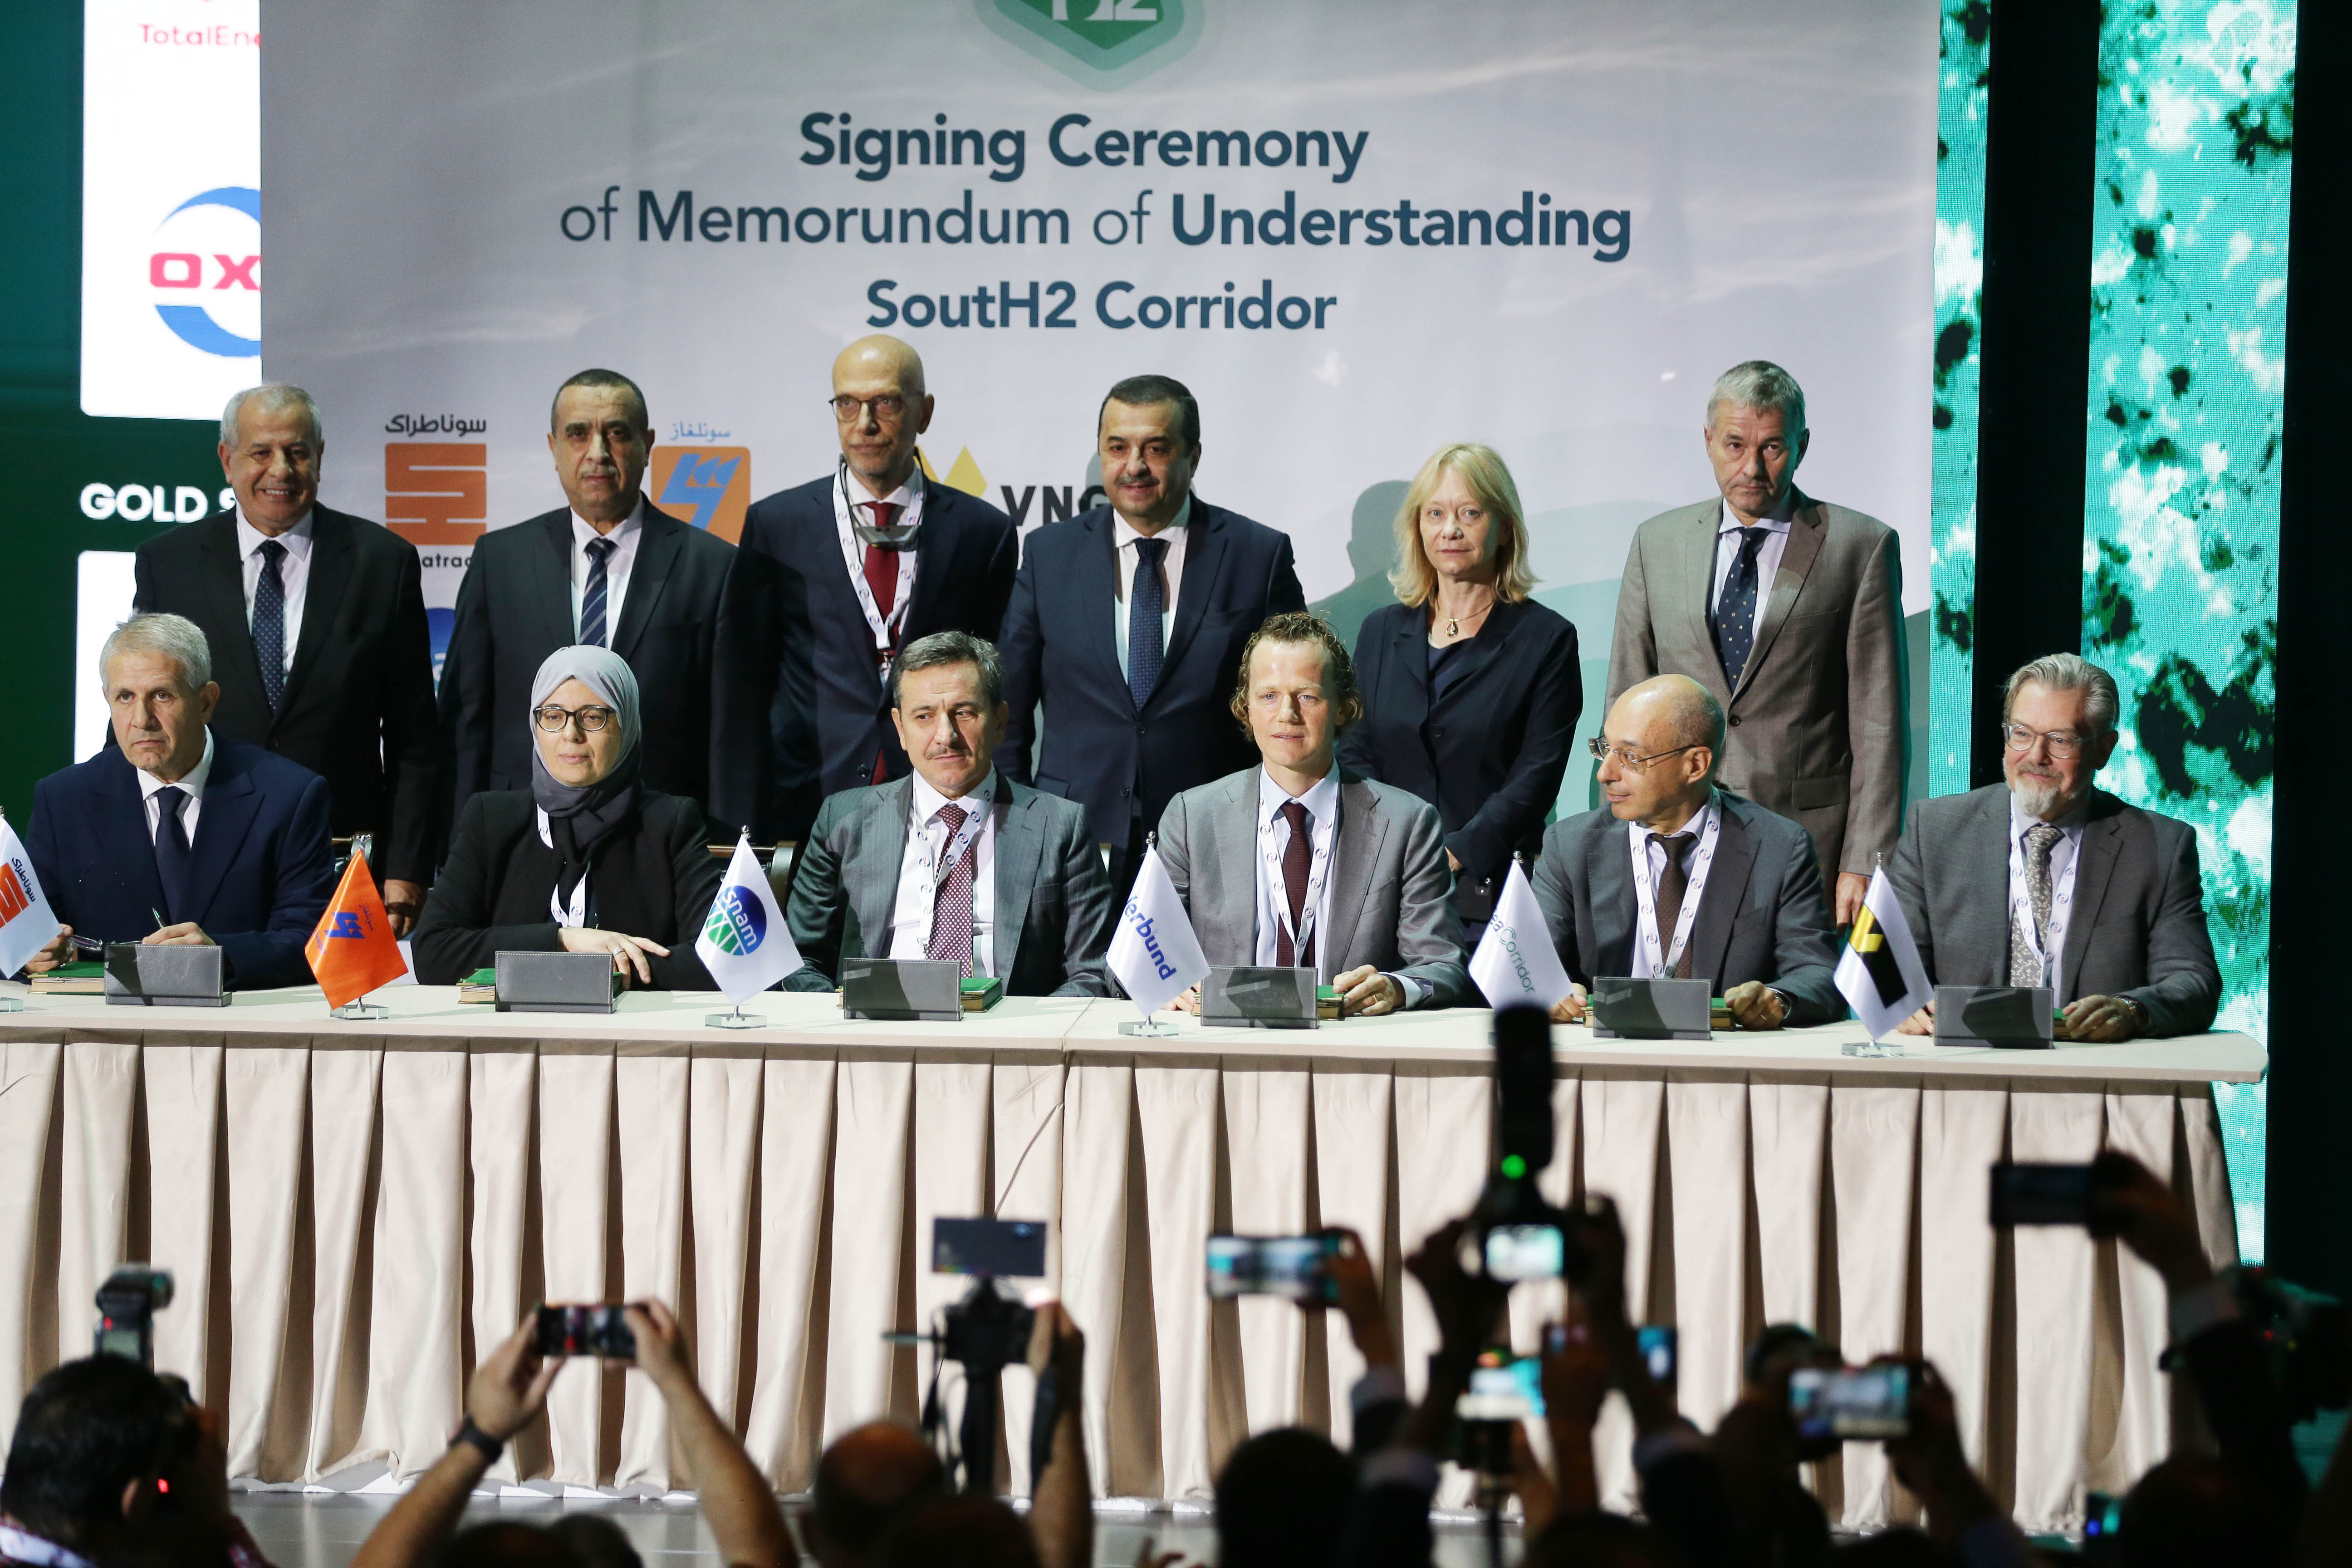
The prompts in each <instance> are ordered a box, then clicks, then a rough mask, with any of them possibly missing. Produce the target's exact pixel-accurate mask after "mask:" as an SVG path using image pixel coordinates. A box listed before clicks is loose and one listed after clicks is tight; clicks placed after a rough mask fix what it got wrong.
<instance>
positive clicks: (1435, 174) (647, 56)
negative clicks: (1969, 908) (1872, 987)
mask: <svg viewBox="0 0 2352 1568" xmlns="http://www.w3.org/2000/svg"><path fill="white" fill-rule="evenodd" d="M270 17H271V27H272V41H271V47H270V52H269V55H268V60H267V62H266V64H265V69H266V70H267V71H268V104H269V112H268V121H267V123H266V124H265V126H264V130H263V135H264V142H265V150H266V155H267V161H268V169H269V178H270V182H271V183H270V214H271V235H272V245H273V247H274V251H273V253H274V254H275V255H277V256H278V263H277V267H276V271H275V279H276V284H275V288H274V289H273V292H272V293H271V295H270V301H269V306H268V332H269V345H270V366H271V370H272V373H273V374H279V375H283V376H284V377H286V378H288V379H291V380H294V381H298V382H299V383H301V384H304V385H307V386H309V387H310V389H311V390H312V391H313V392H314V393H316V394H317V395H319V396H320V400H321V402H322V403H323V405H324V407H325V412H326V418H327V425H328V429H329V431H330V433H331V436H330V442H329V452H328V461H327V465H326V489H325V497H326V500H328V501H329V502H330V503H331V504H332V505H336V506H341V507H347V508H349V509H351V510H355V511H358V512H361V513H362V514H364V515H369V516H374V517H382V518H386V519H387V520H388V521H393V522H394V523H395V525H397V526H400V527H402V528H403V529H404V531H406V532H408V533H409V535H410V536H411V537H412V538H414V539H415V540H416V541H417V542H418V543H419V544H420V545H421V546H422V547H423V548H424V549H425V555H426V566H427V571H426V581H427V588H426V592H427V595H428V602H430V603H433V604H436V605H445V606H446V605H449V604H451V603H453V602H454V599H455V594H456V585H457V579H458V576H459V574H460V573H461V572H462V570H463V564H464V561H465V558H466V554H467V545H468V544H469V543H470V542H471V541H472V540H473V539H474V538H476V537H478V534H479V532H480V531H481V529H482V528H483V527H484V526H486V525H487V526H493V527H495V526H499V525H503V524H506V523H510V522H514V521H520V520H521V519H523V518H526V517H529V516H530V515H533V514H535V513H537V512H540V511H542V510H548V509H550V508H552V507H555V506H559V505H561V504H562V492H561V490H560V489H559V488H558V486H557V484H556V481H555V476H554V473H553V468H552V464H551V460H550V458H549V457H548V453H547V449H546V446H545V437H544V433H545V430H546V427H547V410H548V405H549V402H550V398H551V394H552V392H553V390H554V388H555V386H556V385H557V384H558V383H559V382H561V381H562V379H563V378H564V377H565V376H566V375H568V374H571V373H572V372H574V371H577V370H580V369H583V368H584V367H587V366H590V365H604V366H609V367H612V368H614V369H618V370H621V371H624V372H625V373H627V374H630V375H632V376H634V377H635V378H636V379H637V380H638V381H639V382H640V383H641V384H643V385H644V387H645V389H646V395H647V398H648V401H649V403H650V407H651V413H652V416H653V419H654V423H655V426H656V433H657V437H658V438H659V441H660V442H661V445H660V446H658V447H656V453H655V467H654V470H653V478H652V480H651V483H650V486H649V489H651V491H652V493H653V495H654V498H655V499H656V501H657V502H659V503H660V504H663V505H665V506H667V507H669V508H671V509H672V510H677V511H680V512H681V513H683V514H685V515H688V516H691V517H693V518H694V519H695V520H696V521H698V522H700V523H702V524H703V525H704V526H708V527H711V528H714V529H716V530H717V531H719V532H721V533H722V534H731V532H732V531H734V530H735V529H738V528H740V519H741V515H742V508H743V507H744V506H745V505H746V504H747V503H748V502H749V501H750V500H753V499H755V498H757V497H759V496H761V495H765V494H768V493H770V492H772V491H774V490H777V489H782V488H784V487H786V486H789V485H793V484H798V483H801V482H803V481H805V480H807V479H814V478H817V477H820V476H822V475H824V474H826V473H828V472H830V471H831V469H832V468H833V465H834V462H835V435H834V423H833V418H832V416H831V414H830V413H829V412H828V411H827V410H826V408H825V407H824V400H825V398H826V396H827V395H828V393H829V390H830V387H829V384H828V381H827V368H828V365H829V363H830V362H831V360H832V359H833V356H834V355H835V353H836V352H837V351H838V350H839V349H840V347H841V346H842V345H843V344H844V343H845V342H848V341H850V340H851V339H853V338H855V337H857V336H858V335H860V334H862V333H865V332H867V331H890V332H893V333H896V334H898V335H899V336H902V337H904V338H906V339H907V340H908V341H909V342H912V343H914V344H915V345H916V346H917V347H918V348H919V350H920V351H921V352H922V353H923V355H924V357H925V360H926V363H927V365H928V367H929V382H930V390H931V391H932V392H933V393H934V394H936V395H937V396H938V399H939V413H938V417H937V419H936V421H935V423H934V424H933V426H932V427H931V430H930V433H929V437H927V439H926V442H925V447H924V450H925V454H926V457H927V458H928V460H929V462H930V463H931V464H932V466H933V468H934V470H935V471H936V472H937V473H938V474H939V475H940V477H941V478H943V479H947V480H948V482H950V483H954V484H958V485H961V486H962V487H964V488H966V489H971V490H974V491H977V492H980V493H983V494H985V495H986V496H987V497H988V498H989V499H990V500H992V501H994V502H996V503H997V504H999V505H1001V506H1003V507H1004V508H1005V509H1006V510H1009V511H1011V512H1013V514H1014V515H1015V516H1017V517H1018V518H1020V519H1021V521H1023V523H1024V526H1035V525H1036V524H1038V523H1040V522H1043V521H1052V520H1054V519H1056V518H1060V517H1064V516H1067V515H1069V514H1070V513H1072V512H1074V511H1076V510H1081V509H1083V507H1084V506H1085V505H1087V504H1088V502H1089V500H1091V499H1095V498H1090V497H1089V495H1088V493H1087V491H1088V487H1089V485H1090V484H1091V483H1092V481H1093V479H1094V478H1095V477H1096V473H1097V470H1096V468H1094V466H1093V463H1092V458H1093V446H1094V441H1093V436H1094V426H1095V417H1096V410H1097V405H1098V404H1099V402H1100V401H1101V398H1102V395H1103V394H1104V392H1105V390H1106V389H1107V388H1108V386H1109V385H1110V384H1111V383H1113V382H1114V381H1116V380H1118V378H1120V377H1122V376H1125V375H1129V374H1138V373H1141V372H1147V371H1148V372H1160V373H1163V374H1171V375H1174V376H1177V377H1178V378H1180V379H1181V380H1183V381H1185V382H1186V383H1188V384H1190V385H1191V386H1192V389H1193V391H1194V392H1195V393H1196V394H1197V395H1198V396H1199V398H1200V402H1201V405H1202V429H1203V441H1204V446H1205V451H1204V454H1203V458H1202V465H1201V471H1200V479H1199V485H1200V489H1201V490H1202V493H1203V494H1204V495H1206V496H1208V497H1210V498H1211V499H1213V500H1217V501H1219V502H1221V503H1222V504H1224V505H1227V506H1231V507H1234V508H1235V509H1237V510H1241V511H1243V512H1245V513H1247V514H1250V515H1252V516H1255V517H1257V518H1259V519H1260V520H1262V521H1266V522H1269V523H1272V524H1274V525H1276V526H1278V527H1281V528H1284V529H1286V530H1288V531H1290V532H1291V533H1292V534H1293V535H1294V537H1295V538H1296V539H1297V546H1298V550H1297V553H1298V567H1299V574H1300V577H1301V578H1302V579H1303V581H1304V583H1305V585H1306V588H1307V596H1308V598H1309V599H1310V600H1315V601H1318V602H1325V603H1326V604H1328V607H1329V608H1330V609H1331V610H1332V611H1333V613H1334V619H1335V620H1336V621H1338V622H1339V623H1340V624H1341V625H1342V626H1343V627H1344V628H1345V629H1346V630H1347V631H1348V632H1349V635H1352V632H1353V628H1354V626H1355V625H1356V624H1357V622H1359V621H1360V619H1361V616H1362V615H1363V614H1364V613H1365V612H1366V611H1367V610H1369V609H1370V608H1371V607H1372V606H1373V605H1376V604H1379V603H1381V602H1385V601H1386V600H1387V598H1388V596H1389V590H1388V587H1387V584H1386V582H1385V580H1384V578H1385V574H1386V572H1387V570H1388V568H1389V565H1390V555H1391V546H1390V533H1389V530H1390V524H1391V519H1392V517H1393V515H1394V512H1395V509H1396V505H1397V501H1398V499H1399V497H1400V495H1401V493H1402V483H1403V481H1405V480H1407V479H1410V478H1411V477H1412V473H1413V471H1414V470H1415V468H1417V467H1418V466H1419V464H1420V462H1421V460H1422V459H1423V457H1424V456H1426V454H1428V453H1429V452H1430V451H1432V450H1433V449H1434V448H1435V447H1438V446H1439V445H1440V444H1442V443H1444V442H1447V441H1452V440H1459V439H1475V440H1483V441H1487V442H1491V443H1493V444H1494V445H1496V447H1499V448H1500V449H1501V451H1502V452H1503V454H1504V456H1505V457H1506V458H1507V460H1508V461H1509V462H1510V464H1511V466H1512V468H1513V469H1514V471H1515V473H1516V475H1517V480H1518V483H1519V486H1520V489H1521V492H1522V494H1523V497H1524V498H1525V500H1526V503H1527V506H1528V510H1529V513H1530V524H1531V527H1532V529H1533V531H1534V534H1535V547H1534V556H1535V562H1534V563H1535V566H1536V569H1537V571H1538V574H1539V576H1540V577H1541V578H1542V580H1543V584H1544V595H1543V596H1544V597H1545V598H1546V600H1547V602H1549V603H1552V604H1554V605H1556V606H1558V607H1560V608H1562V609H1563V611H1564V612H1565V613H1568V614H1569V615H1570V618H1571V619H1573V620H1576V621H1577V622H1578V623H1579V628H1580V632H1581V634H1582V645H1583V651H1584V654H1585V657H1586V660H1587V676H1588V682H1590V681H1591V679H1593V678H1594V670H1595V668H1596V666H1597V664H1598V663H1599V662H1601V661H1605V659H1606V656H1607V647H1608V639H1609V626H1608V625H1607V617H1608V615H1609V613H1610V608H1611V606H1612V605H1613V603H1614V596H1615V583H1616V580H1617V578H1618V576H1619V574H1621V572H1622V566H1623V562H1624V556H1625V549H1626V545H1627V542H1628V541H1629V538H1630V535H1631V532H1632V530H1633V525H1634V524H1635V523H1636V522H1638V521H1640V520H1641V519H1642V518H1643V517H1645V516H1648V515H1649V514H1651V513H1652V512H1654V511H1655V510H1661V509H1663V508H1664V507H1666V506H1668V505H1672V504H1676V503H1680V502H1685V501H1688V500H1696V499H1698V498H1701V497H1704V496H1706V495H1709V494H1712V493H1713V491H1714V483H1713V478H1712V475H1711V473H1710V471H1709V469H1708V467H1707V464H1706V460H1705V455H1704V451H1703V447H1702V443H1701V439H1700V435H1699V428H1700V424H1701V419H1702V416H1703V407H1704V402H1705V397H1706V389H1707V386H1708V384H1709V383H1710V381H1711V380H1712V379H1713V377H1714V376H1715V375H1716V374H1718V373H1720V372H1721V371H1723V370H1724V369H1726V368H1727V367H1728V366H1730V365H1731V364H1733V363H1737V362H1738V361H1741V360H1745V359H1749V358H1768V359H1772V360H1777V361H1779V362H1780V363H1783V364H1785V365H1787V366H1788V367H1789V368H1790V370H1791V371H1792V372H1793V373H1794V374H1796V375H1797V376H1798V378H1799V379H1800V380H1801V382H1802V383H1803V384H1804V385H1805V388H1806V391H1807V394H1808V410H1809V414H1810V422H1811V426H1812V429H1813V432H1814V438H1813V442H1812V449H1811V456H1810V458H1808V460H1807V462H1806V464H1805V467H1804V472H1803V475H1802V479H1801V482H1802V483H1803V484H1804V485H1805V487H1806V488H1807V489H1809V490H1811V491H1812V492H1813V493H1816V494H1819V495H1822V496H1825V497H1827V498H1830V499H1832V500H1837V501H1840V502H1843V503H1845V504H1847V505H1851V506H1854V507H1858V508H1861V509H1863V510H1867V511H1870V512H1872V513H1874V514H1875V515H1877V516H1879V517H1882V518H1885V520H1886V521H1889V522H1890V523H1892V524H1894V525H1895V528H1896V529H1897V530H1898V531H1900V532H1901V533H1902V535H1903V539H1904V555H1905V562H1904V564H1905V567H1906V574H1905V575H1906V583H1905V598H1906V609H1907V610H1917V609H1919V608H1922V607H1923V606H1924V605H1925V603H1926V596H1927V595H1926V590H1927V484H1928V449H1927V443H1928V434H1929V429H1928V413H1929V409H1928V396H1929V384H1930V345H1929V332H1930V329H1931V321H1932V314H1931V294H1930V288H1931V279H1930V268H1931V262H1932V252H1933V235H1934V191H1935V158H1936V130H1935V105H1936V97H1935V91H1936V69H1937V62H1936V49H1937V23H1936V15H1935V10H1934V8H1933V7H1932V6H1927V5H1887V4H1885V0H1790V4H1788V5H1779V6H1769V7H1758V6H1754V5H1746V4H1741V3H1739V0H1680V3H1675V4H1658V5H1622V4H1616V3H1610V4H1602V3H1600V0H1496V3H1491V4H1485V5H1478V6H1475V7H1467V6H1460V5H1430V4H1427V3H1426V0H1347V3H1345V4H1341V3H1339V0H1326V3H1320V4H1303V3H1302V4H1294V5H1280V6H1275V5H1242V4H1236V3H1234V0H897V3H895V4H891V5H881V4H879V3H877V0H858V3H855V4H852V3H848V0H830V3H825V4H816V3H814V0H801V3H796V4H776V3H773V0H692V3H688V0H628V3H626V4H624V3H621V0H506V3H504V4H501V5H497V6H492V7H481V6H466V5H456V4H453V3H451V0H377V3H375V4H371V5H365V6H351V5H331V4H327V3H325V0H272V5H271V12H270ZM590 40H593V43H591V44H589V45H588V47H586V48H585V50H584V52H583V47H582V46H583V43H586V42H587V41H590ZM438 619H439V620H440V621H441V622H442V623H443V624H445V625H446V616H444V617H438ZM1593 717H1597V715H1588V724H1587V728H1589V727H1590V721H1591V718H1593Z"/></svg>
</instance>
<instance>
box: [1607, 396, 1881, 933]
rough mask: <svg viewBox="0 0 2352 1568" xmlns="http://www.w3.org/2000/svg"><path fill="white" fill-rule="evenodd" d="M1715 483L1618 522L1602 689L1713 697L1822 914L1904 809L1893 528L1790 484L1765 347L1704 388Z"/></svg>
mask: <svg viewBox="0 0 2352 1568" xmlns="http://www.w3.org/2000/svg"><path fill="white" fill-rule="evenodd" d="M1705 436H1706V455H1707V460H1708V461H1709V462H1710V463H1712V464H1713V465H1714V467H1715V480H1716V485H1717V489H1720V490H1721V491H1722V492H1723V494H1722V497H1721V499H1720V500H1706V501H1701V502H1699V503H1698V504H1697V505H1696V506H1686V507H1682V508H1678V509H1677V510H1674V511H1669V512H1661V513H1660V514H1659V515H1657V516H1656V517H1654V518H1652V519H1650V521H1647V522H1645V523H1643V525H1642V526H1641V528H1640V530H1639V531H1636V532H1635V534H1634V535H1633V552H1632V553H1631V554H1630V555H1629V556H1628V557H1627V558H1626V561H1625V578H1624V582H1623V583H1622V584H1621V585H1620V586H1619V588H1618V590H1617V634H1616V637H1615V639H1614V641H1613V642H1612V645H1611V647H1610V650H1609V700H1611V701H1612V702H1614V701H1616V700H1617V698H1618V697H1619V695H1620V694H1622V692H1623V691H1624V690H1625V689H1626V688H1627V687H1629V686H1633V685H1634V684H1635V683H1637V682H1639V681H1643V680H1647V679H1650V677H1652V676H1654V675H1666V674H1673V675H1687V676H1689V677H1690V678H1691V679H1694V680H1696V681H1697V682H1698V683H1699V684H1700V685H1702V686H1704V687H1706V689H1707V690H1708V692H1709V693H1710V694H1712V695H1713V696H1714V698H1715V700H1717V702H1719V703H1721V704H1722V705H1723V709H1724V711H1725V712H1727V714H1729V715H1730V734H1729V736H1728V737H1727V740H1726V742H1725V745H1724V751H1723V756H1722V758H1721V762H1720V767H1719V771H1720V773H1721V775H1722V783H1723V785H1724V787H1725V788H1727V789H1732V790H1737V791H1738V792H1739V793H1740V794H1741V795H1746V796H1748V798H1749V799H1750V800H1753V801H1754V802H1756V804H1757V805H1760V806H1762V807H1764V808H1765V809H1766V810H1767V811H1770V812H1774V813H1777V814H1778V815H1780V816H1786V817H1790V818H1791V819H1793V820H1794V821H1796V822H1799V823H1801V824H1802V825H1803V826H1804V828H1805V831H1806V832H1808V833H1810V834H1811V835H1812V839H1813V847H1814V848H1815V850H1816V851H1818V853H1819V854H1820V857H1821V864H1822V876H1823V877H1824V878H1832V877H1833V878H1835V879H1836V880H1835V889H1834V894H1833V902H1834V903H1835V906H1836V911H1837V922H1838V924H1840V925H1844V924H1845V923H1847V922H1848V921H1851V920H1853V911H1854V910H1857V909H1859V908H1861V907H1862V899H1863V895H1864V893H1865V892H1867V891H1868V890H1869V888H1870V872H1871V868H1872V866H1873V864H1874V860H1873V857H1874V856H1879V855H1885V854H1891V853H1892V852H1893V851H1894V848H1895V834H1896V832H1897V831H1898V830H1899V829H1900V828H1901V827H1902V826H1903V781H1904V771H1905V751H1906V745H1907V742H1908V741H1909V738H1910V733H1911V731H1910V724H1909V721H1907V720H1906V718H1905V716H1904V695H1905V689H1904V677H1903V605H1902V600H1903V565H1902V561H1901V552H1900V548H1899V546H1898V544H1897V542H1896V541H1895V531H1894V530H1893V529H1890V528H1888V527H1887V526H1886V525H1885V523H1883V522H1880V521H1878V520H1877V519H1875V518H1871V517H1864V515H1863V514H1862V513H1860V512H1858V511H1849V510H1846V509H1845V508H1844V507H1841V506H1832V505H1830V504H1829V503H1827V502H1826V501H1818V500H1813V499H1812V498H1811V497H1810V496H1808V495H1806V494H1804V493H1803V492H1802V491H1801V490H1799V489H1797V486H1796V479H1797V465H1798V464H1799V463H1800V462H1801V461H1802V460H1803V458H1804V456H1805V448H1806V446H1807V444H1808V443H1809V442H1810V441H1811V432H1809V431H1808V430H1807V429H1806V428H1805V394H1804V391H1803V389H1802V388H1801V387H1800V386H1798V384H1797V383H1796V379H1795V378H1794V377H1792V376H1791V375H1790V374H1789V373H1788V372H1787V371H1785V370H1782V369H1781V368H1780V366H1779V365H1776V364H1770V363H1766V362H1765V361H1763V360H1750V361H1748V363H1745V364H1740V365H1735V366H1733V367H1732V368H1731V369H1729V370H1727V371H1726V372H1724V373H1723V374H1722V376H1721V377H1719V378H1718V379H1717V382H1716V384H1715V390H1714V391H1713V392H1712V393H1711V394H1709V395H1708V397H1707V402H1706V431H1705Z"/></svg>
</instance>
